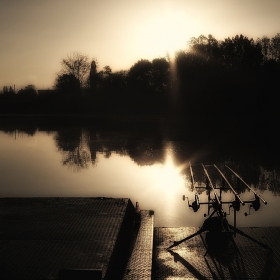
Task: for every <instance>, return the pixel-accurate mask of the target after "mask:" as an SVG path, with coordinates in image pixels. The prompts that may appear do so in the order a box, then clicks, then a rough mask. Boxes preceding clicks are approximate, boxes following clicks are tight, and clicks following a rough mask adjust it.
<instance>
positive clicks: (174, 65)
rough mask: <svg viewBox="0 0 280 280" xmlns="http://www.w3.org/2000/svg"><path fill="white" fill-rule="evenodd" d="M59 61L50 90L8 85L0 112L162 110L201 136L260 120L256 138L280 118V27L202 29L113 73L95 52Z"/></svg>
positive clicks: (154, 112) (240, 129)
mask: <svg viewBox="0 0 280 280" xmlns="http://www.w3.org/2000/svg"><path fill="white" fill-rule="evenodd" d="M61 66H62V69H61V72H59V73H58V75H57V78H56V80H55V84H54V91H52V92H50V93H49V94H45V95H38V94H37V93H36V89H35V87H34V86H32V85H30V86H27V87H26V88H24V89H22V90H21V91H19V92H18V93H17V94H15V93H14V92H13V89H12V87H10V88H9V87H6V88H5V90H4V89H3V94H2V95H1V96H0V97H1V99H0V110H1V112H2V113H70V114H73V113H75V114H93V115H116V114H117V115H137V116H143V115H144V116H151V117H152V116H157V117H158V116H160V117H166V118H175V119H180V120H186V121H187V122H188V123H190V122H191V124H192V125H191V126H190V129H196V128H197V127H198V126H199V127H200V128H202V129H201V130H200V131H201V135H205V134H209V133H216V132H217V130H219V131H220V130H222V129H227V130H229V128H232V129H233V130H234V131H238V133H239V134H240V133H244V132H245V131H246V132H248V131H250V130H253V128H254V133H256V128H255V127H256V126H258V127H259V128H260V132H259V133H257V135H258V137H262V132H264V133H265V130H267V129H270V130H271V127H274V125H275V124H276V123H275V120H276V119H278V117H279V113H278V95H279V93H280V84H279V77H280V33H278V34H276V35H275V36H274V37H272V38H268V37H267V36H264V37H262V38H258V39H257V40H254V39H252V38H251V39H250V38H248V37H246V36H243V35H236V36H234V37H231V38H230V37H228V38H226V39H224V40H221V41H219V40H217V39H216V38H215V37H213V36H212V35H208V36H204V35H201V36H199V37H197V38H196V37H193V38H191V39H190V41H189V42H188V48H187V49H186V50H179V51H177V52H176V54H175V58H174V59H170V57H168V56H166V57H161V58H155V59H153V60H152V61H150V60H147V59H140V60H138V61H137V62H136V63H135V64H133V65H132V66H131V67H130V69H128V70H121V71H115V72H113V71H112V69H111V68H110V66H105V67H103V69H101V70H99V71H98V61H97V59H95V58H94V59H90V58H89V57H88V56H87V55H84V54H81V53H72V54H70V55H69V56H67V57H66V58H64V59H62V61H61ZM7 105H8V106H7ZM240 124H242V125H240Z"/></svg>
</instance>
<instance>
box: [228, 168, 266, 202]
mask: <svg viewBox="0 0 280 280" xmlns="http://www.w3.org/2000/svg"><path fill="white" fill-rule="evenodd" d="M226 167H227V168H228V169H229V170H230V171H231V172H232V173H233V174H234V175H235V176H236V177H237V178H238V179H239V180H240V181H241V182H243V183H244V184H245V186H246V187H248V188H249V190H250V191H252V192H253V193H254V194H255V196H257V197H258V198H259V199H260V200H261V201H262V202H263V203H264V204H265V205H266V204H267V202H266V201H265V200H264V199H263V198H262V197H261V196H260V195H259V194H258V193H257V192H255V191H254V190H253V189H252V188H251V187H250V186H249V185H248V184H247V183H246V182H245V181H244V180H243V179H242V178H241V177H240V176H239V175H238V174H237V173H236V172H234V171H233V170H232V169H231V168H230V167H228V166H227V165H226Z"/></svg>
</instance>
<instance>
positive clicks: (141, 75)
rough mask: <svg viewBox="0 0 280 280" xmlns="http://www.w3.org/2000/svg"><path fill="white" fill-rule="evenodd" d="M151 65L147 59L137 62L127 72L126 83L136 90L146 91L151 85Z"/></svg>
mask: <svg viewBox="0 0 280 280" xmlns="http://www.w3.org/2000/svg"><path fill="white" fill-rule="evenodd" d="M152 68H153V66H152V63H151V62H150V61H149V60H147V59H141V60H139V61H137V62H136V63H135V64H134V65H133V66H132V67H131V68H130V69H129V71H128V83H129V85H130V86H131V87H132V88H134V89H137V90H141V91H148V90H150V86H151V85H152Z"/></svg>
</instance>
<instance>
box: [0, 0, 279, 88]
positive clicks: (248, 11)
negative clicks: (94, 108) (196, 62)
mask: <svg viewBox="0 0 280 280" xmlns="http://www.w3.org/2000/svg"><path fill="white" fill-rule="evenodd" d="M279 32H280V0H141V1H136V0H79V1H78V0H0V35H1V38H0V90H1V89H2V87H3V86H4V85H7V86H10V85H11V86H13V85H14V84H15V85H16V88H17V89H20V88H21V87H24V86H26V85H28V84H35V85H36V86H37V88H39V89H40V88H51V87H52V86H53V85H54V80H55V77H56V74H57V73H58V72H59V71H60V69H61V64H60V62H61V59H62V58H65V57H67V55H68V54H70V53H72V52H81V53H83V54H86V55H88V56H89V57H91V58H93V57H95V58H97V60H98V62H99V70H100V69H102V68H103V67H104V66H106V65H109V66H110V67H111V68H112V69H113V71H116V70H121V69H129V67H130V66H132V65H133V64H134V63H135V62H137V61H138V60H139V59H141V58H143V59H150V60H151V59H153V58H156V57H163V56H165V55H166V54H167V52H169V53H170V55H172V54H174V51H176V50H179V49H185V48H186V45H187V42H188V40H189V39H190V38H191V37H197V36H199V35H201V34H203V35H206V36H207V35H208V34H212V35H213V36H214V37H216V38H217V39H219V40H222V39H225V38H227V37H232V36H235V35H240V34H243V35H246V36H248V37H249V38H254V39H256V38H257V37H262V36H264V35H267V36H268V37H273V36H275V35H276V34H277V33H279Z"/></svg>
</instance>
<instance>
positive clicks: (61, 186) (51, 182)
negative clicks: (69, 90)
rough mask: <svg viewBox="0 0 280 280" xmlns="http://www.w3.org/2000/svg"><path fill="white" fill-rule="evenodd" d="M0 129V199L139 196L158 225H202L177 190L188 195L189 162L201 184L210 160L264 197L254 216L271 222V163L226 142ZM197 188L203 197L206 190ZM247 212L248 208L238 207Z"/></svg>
mask: <svg viewBox="0 0 280 280" xmlns="http://www.w3.org/2000/svg"><path fill="white" fill-rule="evenodd" d="M1 130H2V131H3V133H1V134H0V139H1V143H2V148H1V155H2V157H1V159H0V166H1V168H2V171H3V172H4V173H5V176H3V177H2V179H1V182H0V183H1V186H2V189H1V193H0V195H1V196H112V197H130V198H131V199H132V200H133V202H135V201H139V202H140V207H141V208H142V209H153V210H155V213H156V219H155V221H156V225H157V226H187V225H196V226H201V224H202V222H203V216H202V215H203V213H204V212H203V213H201V214H199V213H198V214H197V215H194V214H193V213H192V211H190V210H189V209H188V206H187V204H186V203H185V202H183V201H182V199H181V197H182V195H183V194H186V195H187V196H190V197H193V195H194V193H193V191H194V190H193V188H192V184H191V183H190V172H189V162H192V163H194V169H195V173H196V181H197V184H198V185H205V174H204V173H203V169H201V166H200V165H199V164H200V163H201V162H203V163H204V164H205V165H207V164H208V165H209V164H213V163H215V164H217V165H218V166H220V167H221V170H222V171H223V172H225V173H227V176H228V177H229V180H230V181H231V182H232V184H233V185H234V186H236V188H237V189H238V192H239V193H242V194H244V197H248V199H251V196H250V193H248V190H246V188H245V187H244V186H240V185H238V182H237V181H236V178H234V176H232V174H229V173H228V170H226V168H225V167H224V166H225V164H228V165H229V166H231V167H233V169H234V170H235V171H236V172H237V173H238V174H240V175H242V177H243V179H244V180H245V181H246V182H247V183H248V184H250V186H252V187H253V188H254V189H256V190H258V192H259V193H260V194H262V195H263V196H264V198H265V199H266V200H267V201H268V206H267V208H266V209H264V210H263V209H260V212H259V213H258V216H259V217H260V219H265V222H266V223H268V225H275V224H277V222H276V220H278V219H277V218H276V217H275V208H273V207H274V206H273V207H272V205H273V204H279V203H278V202H277V197H278V196H279V195H280V173H279V169H278V167H277V166H276V165H275V166H269V167H267V166H266V165H265V163H263V162H262V161H261V159H259V158H258V157H257V156H256V155H255V156H254V157H252V156H250V154H248V153H247V151H246V154H245V153H244V151H243V153H242V151H240V149H238V151H237V150H233V149H232V147H230V149H229V150H227V151H225V150H222V151H220V152H219V149H218V148H217V147H216V146H214V147H207V148H206V147H205V146H201V147H197V146H193V145H192V144H190V143H189V142H186V141H166V139H165V138H164V137H159V135H158V134H155V133H142V131H141V133H139V132H138V131H133V132H131V131H127V130H110V129H106V130H103V129H100V130H98V129H93V128H89V127H82V126H76V127H68V128H67V127H64V126H63V127H62V128H55V129H52V128H51V127H49V128H48V129H40V128H39V127H35V128H32V129H31V128H30V127H28V128H22V127H21V129H18V128H15V127H13V128H11V129H9V128H5V129H2V128H1ZM4 135H6V136H8V137H9V139H8V138H7V137H5V136H4ZM31 139H33V140H32V141H35V140H34V139H36V143H33V146H34V147H36V148H33V150H32V149H29V148H27V147H30V145H31V144H30V141H31ZM14 140H16V141H15V142H13V141H14ZM171 140H172V139H171ZM237 148H239V147H237ZM19 157H21V159H20V158H19ZM29 160H33V163H29ZM15 162H16V164H15ZM195 163H198V164H197V165H195ZM65 167H66V168H65ZM214 171H215V170H211V167H209V172H210V173H211V178H213V181H214V183H215V184H217V185H219V184H221V179H220V176H218V174H217V173H215V172H214ZM13 172H17V178H13ZM74 174H76V175H74ZM77 186H79V187H77ZM200 193H201V194H202V195H204V194H205V197H206V198H207V194H206V192H205V190H203V189H201V191H200ZM228 193H229V195H230V191H228ZM273 197H275V199H274V198H273ZM271 203H272V204H271ZM279 210H280V209H279ZM245 211H247V212H248V210H247V209H246V210H244V211H243V210H242V212H245ZM242 216H244V215H243V213H242ZM252 216H256V215H255V214H252ZM239 221H240V224H239V225H249V224H250V222H249V223H248V219H247V220H245V218H244V217H242V218H241V219H239ZM255 221H257V218H256V219H255ZM251 225H256V224H254V223H252V224H251Z"/></svg>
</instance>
